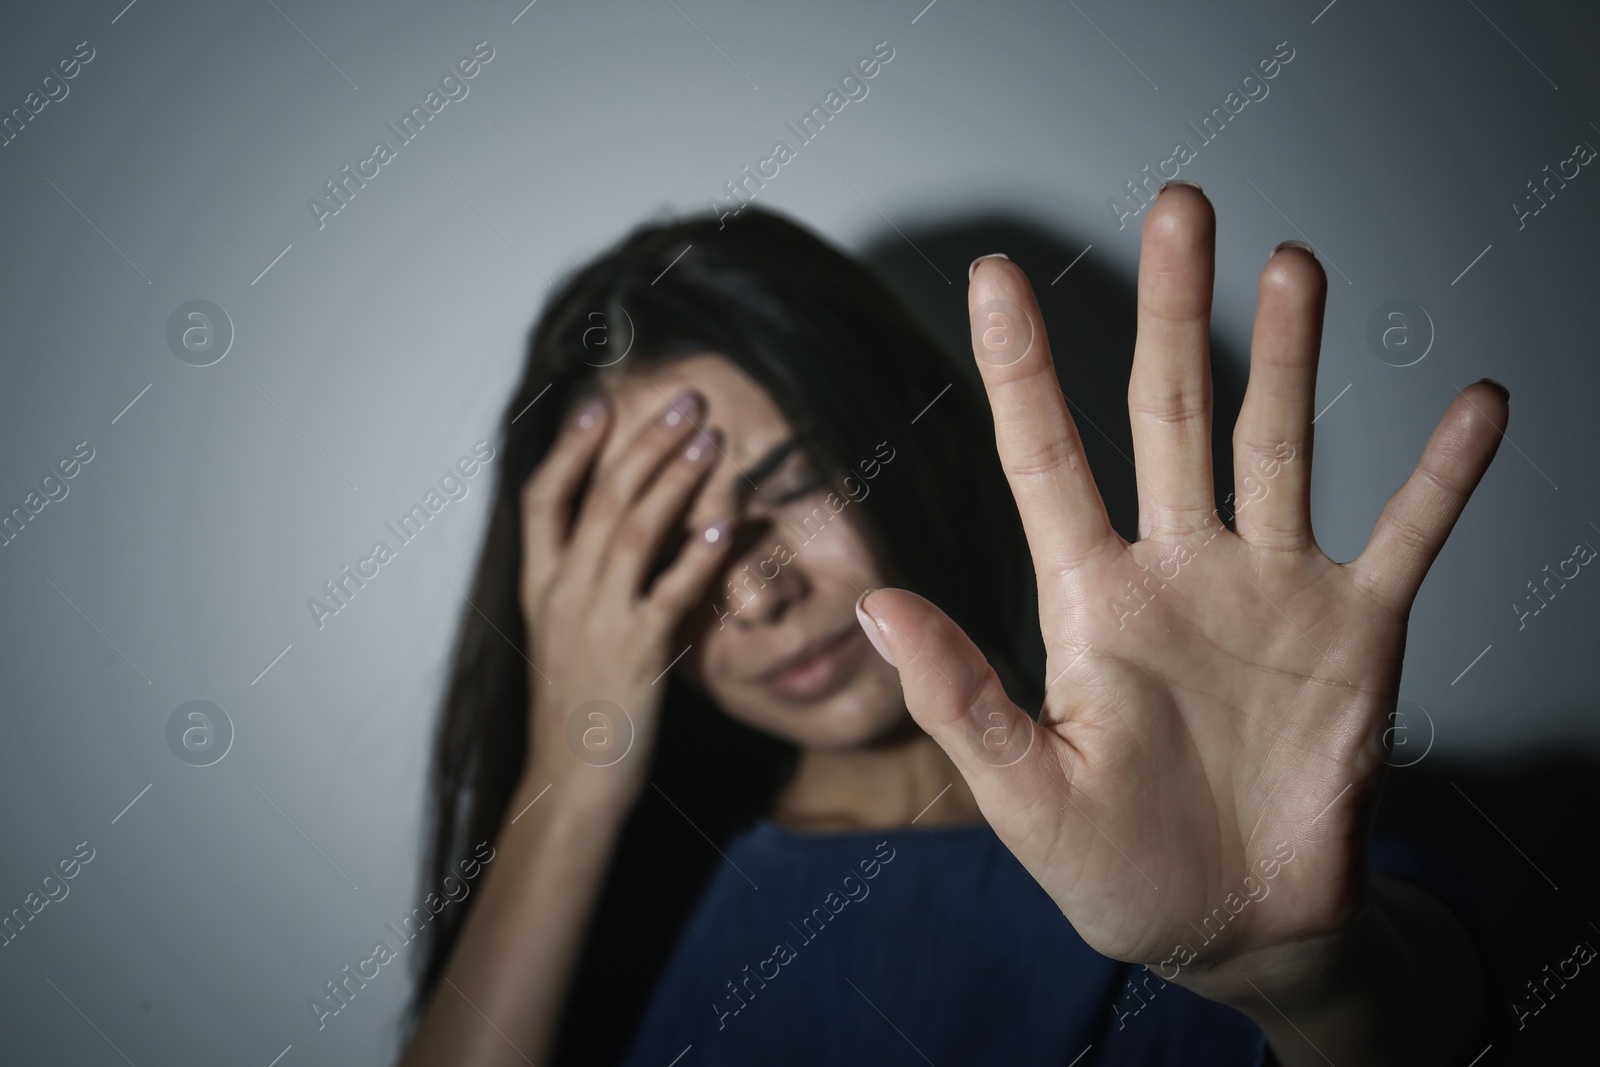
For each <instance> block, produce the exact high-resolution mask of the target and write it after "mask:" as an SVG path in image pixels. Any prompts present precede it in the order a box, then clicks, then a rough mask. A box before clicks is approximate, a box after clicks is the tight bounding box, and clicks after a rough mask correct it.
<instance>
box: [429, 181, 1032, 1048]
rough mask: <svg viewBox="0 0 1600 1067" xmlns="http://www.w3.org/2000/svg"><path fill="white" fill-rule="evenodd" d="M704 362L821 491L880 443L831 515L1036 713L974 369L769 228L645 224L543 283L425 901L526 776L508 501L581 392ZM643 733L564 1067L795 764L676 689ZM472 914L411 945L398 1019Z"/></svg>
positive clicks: (571, 1003)
mask: <svg viewBox="0 0 1600 1067" xmlns="http://www.w3.org/2000/svg"><path fill="white" fill-rule="evenodd" d="M956 298H957V299H959V296H958V297H956ZM707 351H709V352H715V353H718V354H720V355H722V356H724V357H725V358H727V359H728V360H729V361H731V362H732V363H733V364H734V365H736V366H737V367H739V368H740V369H741V370H743V371H744V372H745V373H747V374H749V375H750V376H751V377H752V378H753V379H754V380H755V381H757V382H758V383H760V384H761V385H762V386H763V387H764V388H765V389H766V390H767V392H768V393H769V394H770V395H771V397H772V399H773V401H774V403H775V404H776V406H777V407H778V409H779V410H780V411H781V412H782V413H783V415H784V417H785V418H786V419H787V420H788V422H789V424H790V427H791V429H792V430H793V432H794V434H795V437H796V439H797V441H798V446H799V447H800V448H801V449H802V450H803V451H804V453H805V454H806V456H807V457H808V458H809V459H810V461H811V462H812V464H813V469H816V470H819V471H824V472H828V473H829V475H830V476H831V478H830V480H832V481H834V482H835V484H837V482H838V479H839V478H840V477H841V476H842V475H843V474H846V473H850V472H856V473H857V474H858V477H859V471H857V465H858V464H859V463H860V462H861V461H862V460H866V459H870V458H871V457H873V456H874V454H875V452H877V451H878V450H879V448H880V445H882V444H883V443H884V442H887V444H888V446H889V447H890V448H892V449H893V450H894V451H893V453H892V455H893V460H892V463H891V465H890V466H888V467H885V468H883V469H882V470H881V471H880V472H879V475H878V477H877V478H876V480H875V481H874V482H873V483H872V488H871V491H870V493H869V494H868V495H866V496H865V498H863V499H861V500H860V502H859V506H857V507H853V508H852V509H851V511H852V513H853V514H854V517H855V519H856V520H857V521H858V522H859V523H860V524H861V528H862V533H863V536H864V538H865V540H866V541H867V543H868V545H869V546H870V547H871V548H872V550H873V553H874V556H875V557H876V559H877V561H878V564H879V567H880V570H881V572H882V573H884V574H885V575H886V576H887V577H888V582H887V584H892V585H895V586H898V587H900V588H906V589H911V590H913V591H915V592H917V593H920V594H921V595H923V596H925V597H927V598H928V599H929V600H931V601H933V602H934V603H935V604H938V605H939V606H940V607H941V608H942V609H944V611H945V612H946V613H947V614H949V615H950V617H951V618H952V619H954V620H955V621H956V623H958V624H959V625H960V626H961V627H962V628H963V629H965V631H966V632H967V634H969V635H970V636H971V637H972V639H973V641H974V642H975V643H976V644H977V645H978V647H979V648H980V649H982V650H983V652H984V653H985V655H987V656H988V658H989V661H990V662H991V663H992V664H993V665H994V666H995V669H996V670H997V672H998V673H999V675H1000V677H1001V680H1002V682H1003V683H1004V684H1005V685H1006V687H1007V689H1008V691H1009V692H1010V694H1011V696H1012V697H1013V699H1015V700H1016V701H1017V703H1018V704H1019V705H1021V706H1022V707H1024V708H1025V709H1028V710H1029V711H1036V710H1037V708H1038V706H1039V703H1040V702H1041V701H1042V699H1043V693H1042V683H1041V681H1040V680H1039V679H1037V678H1035V677H1033V675H1034V674H1035V673H1036V672H1034V671H1033V670H1031V669H1030V668H1029V667H1027V666H1025V665H1027V664H1031V663H1033V662H1034V660H1035V659H1038V658H1039V657H1038V655H1037V653H1038V652H1039V651H1040V650H1039V649H1038V648H1037V647H1035V646H1037V644H1038V642H1039V636H1038V626H1037V620H1038V616H1037V611H1036V608H1035V607H1034V601H1033V572H1032V568H1031V565H1030V563H1029V555H1028V551H1027V546H1026V543H1025V541H1024V539H1023V536H1022V530H1021V523H1020V521H1019V520H1018V516H1017V511H1016V505H1015V503H1014V502H1013V500H1012V498H1011V495H1010V493H1009V491H1008V489H1007V486H1006V483H1005V479H1004V475H1003V474H1002V472H1001V470H1000V467H999V463H998V460H997V459H996V457H995V452H994V447H993V442H994V428H993V422H992V419H991V418H990V415H989V411H988V407H987V404H986V403H985V402H984V400H983V398H982V396H981V393H980V392H979V391H978V390H977V389H976V388H975V385H974V383H975V381H976V376H975V374H973V373H972V368H971V361H970V359H968V360H965V361H964V362H958V361H957V360H956V359H955V358H954V357H953V356H952V354H951V353H950V352H949V351H947V350H945V349H944V348H943V347H942V346H941V345H940V344H939V343H938V342H937V341H936V340H934V338H933V337H932V336H931V335H930V334H929V333H928V331H927V330H926V329H924V328H923V327H922V326H921V325H919V323H918V322H917V321H916V320H915V319H914V318H913V317H912V315H911V314H910V312H909V311H908V310H907V309H906V307H905V305H904V304H903V303H902V302H901V300H900V299H899V298H898V297H897V296H896V295H895V294H893V293H892V292H891V291H890V290H889V289H888V287H887V286H886V285H885V284H884V283H883V282H882V281H881V280H880V279H879V278H878V277H877V276H876V275H875V274H873V273H872V272H871V271H869V270H868V269H867V268H866V267H864V266H863V265H861V264H860V263H858V262H857V261H855V260H854V259H852V258H850V257H849V256H847V255H845V254H844V253H842V252H840V251H838V250H837V249H835V248H833V247H832V246H831V245H829V244H827V243H825V242H823V241H822V240H820V239H819V238H817V237H816V236H814V235H813V234H811V233H810V232H809V231H807V230H805V229H803V228H802V227H800V226H799V225H797V224H795V223H794V222H791V221H789V220H788V219H786V218H784V217H782V216H781V215H778V214H776V213H773V212H770V211H766V210H762V209H760V208H757V207H753V206H752V207H747V208H746V209H745V210H744V211H742V212H741V213H740V214H739V215H737V216H736V217H732V218H725V219H718V218H716V217H713V216H704V215H702V216H693V217H688V218H683V219H679V220H663V221H652V222H647V223H644V224H641V225H640V226H638V227H637V228H635V229H634V230H633V231H632V232H631V233H629V234H628V235H626V236H625V237H623V238H622V239H621V240H620V241H618V242H617V243H616V244H615V245H614V246H613V247H611V248H610V249H608V250H606V251H605V252H603V253H602V254H601V255H599V256H597V257H596V258H594V259H593V260H591V261H590V262H589V263H588V264H586V265H584V266H582V267H581V268H579V269H577V270H576V271H574V272H573V273H571V274H569V275H568V276H566V277H565V278H563V279H562V281H561V283H560V284H559V285H558V286H557V287H556V288H555V290H554V293H553V295H552V297H551V299H550V301H549V304H548V305H547V306H546V307H545V309H544V311H543V313H542V314H541V315H540V317H539V321H538V323H537V324H536V325H535V327H534V329H533V331H532V335H531V339H530V343H529V347H528V356H527V364H526V367H525V370H524V373H523V376H522V380H521V382H520V383H519V384H518V386H517V389H516V391H515V393H514V394H513V395H512V397H511V399H510V401H509V402H508V403H507V404H506V407H505V413H504V415H503V417H502V422H501V425H500V428H499V438H500V440H499V445H498V449H499V451H498V455H497V456H496V460H495V470H496V472H497V473H496V484H495V490H494V500H493V503H492V505H491V509H490V514H489V521H488V529H487V531H486V533H485V536H484V543H483V551H482V554H481V556H480V558H479V562H478V567H477V571H476V573H475V574H474V576H473V578H472V582H471V589H470V591H469V592H468V597H469V599H470V600H471V602H472V606H471V607H463V610H462V619H461V626H460V630H459V633H458V637H457V640H456V645H455V649H454V658H453V662H452V665H451V672H450V678H449V682H448V685H447V689H446V691H445V694H444V700H443V708H442V714H441V715H440V718H439V721H438V728H437V736H436V738H435V742H434V749H433V764H432V768H431V773H430V780H429V783H428V804H429V811H428V816H429V818H430V823H429V826H428V834H429V840H428V846H427V857H426V861H425V868H424V872H423V885H422V888H423V889H424V890H429V891H433V890H436V889H437V887H438V886H439V885H440V884H441V882H442V881H443V879H444V877H445V876H446V875H448V874H451V873H452V872H454V871H455V870H456V864H457V863H458V862H459V861H460V860H461V859H463V858H465V857H467V856H468V854H469V853H470V852H471V851H472V850H473V849H474V847H476V846H477V845H478V844H479V843H480V842H485V841H488V842H491V843H492V842H493V841H494V840H495V838H496V836H497V835H498V832H499V829H500V825H501V820H502V819H503V818H504V817H505V815H506V810H505V809H506V805H507V804H508V803H509V802H510V796H511V793H512V791H513V789H514V787H515V785H516V783H517V781H518V778H519V776H520V774H521V772H522V769H523V766H524V761H525V759H526V758H527V718H528V700H529V693H528V671H527V663H526V662H525V660H524V658H523V655H524V652H525V650H526V649H527V648H528V646H529V641H528V635H527V632H526V628H525V626H524V622H523V618H522V613H521V611H520V608H519V606H518V600H517V588H518V579H519V574H520V567H521V555H520V545H521V540H522V534H521V529H520V527H521V521H520V515H519V511H518V498H519V491H520V489H521V487H522V485H523V483H524V482H525V481H526V479H527V478H528V477H529V475H530V474H531V473H532V472H533V471H534V469H535V468H536V467H537V466H538V465H539V463H540V462H541V461H542V460H543V458H544V456H545V454H546V452H547V451H548V450H549V448H550V446H551V444H552V442H553V440H554V438H555V436H556V433H557V431H558V429H559V427H560V425H561V421H562V418H563V416H564V414H565V413H566V411H567V409H568V408H569V406H570V405H571V404H572V402H573V401H574V400H575V399H576V398H578V397H579V396H580V395H582V394H583V393H584V392H586V391H588V390H591V389H593V388H594V387H595V386H596V384H597V381H596V379H597V378H598V377H600V376H603V375H614V374H620V373H633V372H639V371H644V370H649V369H651V368H656V367H659V366H661V365H662V364H663V363H664V362H666V361H669V360H672V359H674V358H677V357H682V356H685V355H688V354H691V353H697V352H698V353H703V352H707ZM624 353H625V354H624ZM930 405H931V406H930ZM879 454H882V453H879ZM660 722H661V726H660V729H659V732H658V737H657V744H656V747H655V750H654V752H653V753H652V763H651V773H650V780H651V782H652V783H653V784H654V786H655V788H653V789H646V790H645V792H644V795H643V798H642V799H641V801H640V803H639V804H638V805H637V806H636V808H635V810H634V811H633V812H632V813H631V815H630V816H629V819H628V821H627V823H626V825H625V826H624V828H623V831H622V834H621V835H620V837H619V839H618V848H617V851H616V856H615V859H614V861H613V863H612V865H611V868H610V870H609V872H608V874H607V877H606V884H605V888H604V890H603V891H602V894H601V899H600V901H599V903H598V906H597V908H596V911H595V914H596V916H597V917H598V918H597V921H595V922H594V923H593V924H592V927H591V929H590V931H589V932H588V934H587V942H586V945H585V950H584V952H583V955H582V962H581V963H580V965H579V969H578V973H577V975H576V976H575V981H574V984H573V986H572V987H571V989H570V990H569V994H568V997H567V1000H566V1007H565V1010H564V1013H563V1016H562V1025H561V1027H560V1036H559V1038H558V1048H557V1050H556V1059H557V1060H559V1061H561V1062H607V1061H612V1060H615V1059H617V1058H620V1053H621V1051H622V1050H623V1049H624V1048H625V1046H626V1042H627V1040H628V1038H629V1036H630V1032H631V1029H632V1026H631V1024H632V1023H633V1022H634V1021H636V1020H637V1017H638V1015H639V1013H640V1011H641V1010H642V1007H643V1004H644V1001H645V998H646V997H647V995H648V993H649V990H650V986H651V982H652V981H653V979H654V976H655V974H656V972H657V971H658V970H659V967H660V966H661V965H662V964H663V963H664V961H665V954H666V953H667V951H668V950H669V949H670V948H671V945H672V943H673V940H674V939H675V937H676V934H677V926H678V925H679V923H680V922H681V920H682V918H683V917H684V916H685V915H686V914H687V912H688V910H689V909H690V908H691V907H692V906H693V903H694V901H695V898H696V896H697V894H698V892H699V890H700V888H701V887H702V885H703V883H704V881H705V880H706V879H707V878H708V877H709V875H710V874H711V872H712V870H713V868H714V866H715V863H716V862H717V855H716V853H715V852H714V851H713V850H712V849H710V848H708V847H707V846H706V843H705V837H710V838H711V839H712V840H714V841H716V842H717V843H718V846H719V847H720V846H721V844H722V843H723V842H724V841H725V840H726V839H727V838H728V837H730V836H731V835H732V834H734V833H736V832H737V831H738V830H740V829H741V828H743V827H745V826H748V825H749V823H750V822H751V821H753V820H754V819H756V818H758V817H760V816H762V815H764V814H765V813H766V812H767V811H768V810H769V809H770V804H771V802H772V800H773V798H774V796H775V793H776V791H777V789H778V788H780V787H781V786H782V785H783V783H784V782H785V780H786V779H787V777H788V775H789V774H790V772H791V771H792V769H793V766H794V762H795V758H796V750H795V749H794V747H793V746H791V745H789V744H787V743H786V742H781V741H778V740H777V739H774V738H771V737H767V736H766V735H763V734H759V733H757V732H756V731H754V730H751V729H748V728H746V727H743V726H741V725H739V724H738V723H735V722H734V721H733V720H731V719H730V718H729V717H728V716H726V715H723V714H721V713H720V712H719V711H718V710H717V709H716V708H715V705H713V704H711V703H710V702H709V701H708V700H707V699H706V698H705V697H704V696H703V694H701V693H699V692H698V691H697V690H696V689H694V688H693V687H691V686H690V685H688V684H687V683H686V682H684V681H683V680H682V679H679V678H677V677H676V676H673V677H672V678H670V679H669V682H668V686H667V690H666V693H665V694H664V696H663V706H662V712H661V719H660ZM663 797H665V798H667V799H669V800H670V801H671V804H670V805H669V804H667V803H663V802H662V798H663ZM702 833H703V834H704V835H705V837H702V836H701V834H702ZM473 900H474V898H473V897H472V896H468V897H467V898H465V899H463V900H462V901H461V902H460V903H459V904H456V905H452V906H451V907H448V908H445V909H444V910H443V911H442V912H440V913H439V914H438V916H437V917H436V918H434V919H433V920H432V921H431V922H430V923H429V924H428V926H427V927H425V935H424V937H425V941H424V942H423V946H422V950H421V952H420V953H419V954H418V956H419V962H418V966H417V969H418V971H419V976H418V977H419V980H418V983H417V986H416V989H415V992H414V996H413V999H412V1002H411V1004H410V1005H409V1012H408V1016H407V1022H408V1023H409V1025H411V1026H414V1025H415V1023H416V1021H417V1020H418V1019H419V1018H420V1016H421V1013H422V1011H423V1009H424V1008H425V1007H426V1005H427V1002H428V1000H429V998H430V997H431V995H432V993H433V991H434V988H435V987H436V986H437V985H438V983H439V981H440V978H441V976H442V974H443V972H444V969H445V965H446V963H447V962H448V960H449V957H450V952H451V949H452V947H453V945H454V943H455V940H456V937H457V935H458V934H459V932H460V929H461V925H462V922H463V920H464V919H465V918H466V915H467V909H468V908H470V907H471V904H472V901H473Z"/></svg>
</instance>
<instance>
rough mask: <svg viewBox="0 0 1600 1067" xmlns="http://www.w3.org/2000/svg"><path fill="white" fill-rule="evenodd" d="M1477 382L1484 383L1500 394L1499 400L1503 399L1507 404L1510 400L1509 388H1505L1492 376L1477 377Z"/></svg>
mask: <svg viewBox="0 0 1600 1067" xmlns="http://www.w3.org/2000/svg"><path fill="white" fill-rule="evenodd" d="M1478 382H1482V383H1483V384H1484V385H1487V386H1490V387H1491V388H1493V389H1494V391H1495V392H1497V393H1499V394H1500V399H1501V400H1504V401H1505V402H1506V403H1508V404H1509V403H1510V402H1511V390H1509V389H1507V388H1506V387H1505V386H1503V385H1501V384H1500V383H1499V382H1497V381H1495V380H1494V379H1493V378H1479V379H1478ZM1478 382H1474V383H1473V384H1474V385H1476V384H1478Z"/></svg>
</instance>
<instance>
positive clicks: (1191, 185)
mask: <svg viewBox="0 0 1600 1067" xmlns="http://www.w3.org/2000/svg"><path fill="white" fill-rule="evenodd" d="M1169 185H1187V186H1188V187H1189V188H1191V189H1193V190H1194V191H1195V192H1197V193H1200V194H1201V195H1202V196H1203V195H1205V190H1204V189H1202V188H1200V186H1198V185H1196V184H1195V183H1194V182H1190V181H1184V180H1183V179H1182V178H1169V179H1167V180H1166V181H1164V182H1162V183H1161V188H1159V189H1157V190H1156V197H1157V199H1159V198H1160V196H1161V194H1162V193H1164V192H1166V191H1167V186H1169ZM1152 203H1154V201H1152Z"/></svg>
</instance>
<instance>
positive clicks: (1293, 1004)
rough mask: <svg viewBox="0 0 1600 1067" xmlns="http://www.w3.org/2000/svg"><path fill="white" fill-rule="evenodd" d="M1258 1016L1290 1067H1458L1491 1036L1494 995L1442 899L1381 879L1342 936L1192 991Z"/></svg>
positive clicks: (1227, 970)
mask: <svg viewBox="0 0 1600 1067" xmlns="http://www.w3.org/2000/svg"><path fill="white" fill-rule="evenodd" d="M1181 984H1184V985H1186V986H1187V987H1188V988H1189V989H1191V990H1192V991H1194V992H1196V993H1199V994H1200V995H1201V996H1205V997H1207V998H1208V999H1212V1000H1217V1001H1220V1002H1221V1003H1224V1004H1228V1005H1229V1006H1230V1007H1233V1008H1235V1009H1237V1010H1239V1011H1240V1012H1243V1013H1244V1014H1245V1015H1247V1016H1249V1017H1250V1018H1251V1019H1252V1020H1253V1021H1255V1023H1256V1024H1257V1025H1258V1026H1260V1027H1261V1029H1262V1031H1263V1032H1264V1033H1265V1034H1266V1035H1267V1039H1268V1041H1269V1043H1270V1044H1271V1045H1272V1047H1273V1049H1274V1051H1275V1053H1276V1055H1277V1057H1278V1059H1279V1061H1280V1062H1281V1063H1282V1064H1284V1065H1285V1067H1294V1065H1298V1064H1301V1063H1307V1064H1321V1063H1323V1062H1325V1059H1326V1058H1328V1057H1331V1058H1332V1059H1333V1060H1334V1061H1335V1062H1343V1060H1345V1059H1350V1058H1351V1057H1352V1056H1354V1057H1355V1058H1356V1059H1358V1060H1359V1061H1360V1062H1363V1063H1366V1064H1371V1065H1374V1067H1382V1065H1387V1064H1402V1063H1404V1064H1407V1065H1408V1067H1418V1065H1428V1064H1435V1063H1438V1064H1443V1063H1448V1062H1453V1060H1452V1059H1451V1057H1452V1056H1453V1055H1457V1054H1459V1053H1460V1052H1461V1051H1462V1050H1463V1049H1464V1048H1465V1043H1467V1042H1469V1041H1470V1039H1471V1037H1472V1036H1473V1035H1474V1034H1475V1033H1476V1029H1475V1027H1476V1028H1481V1020H1482V1019H1483V1011H1484V1008H1485V998H1486V993H1485V986H1484V978H1483V974H1482V970H1481V967H1480V965H1479V963H1478V960H1477V954H1476V950H1475V949H1474V948H1473V946H1472V944H1471V942H1470V939H1469V938H1468V937H1467V934H1466V932H1465V930H1464V929H1463V928H1462V927H1461V925H1460V923H1459V922H1458V921H1457V920H1456V919H1455V917H1454V915H1453V914H1452V913H1450V912H1449V910H1448V909H1447V908H1445V907H1444V905H1443V904H1442V903H1441V902H1439V901H1438V900H1437V899H1436V898H1434V897H1433V896H1432V894H1430V893H1428V892H1427V891H1426V890H1423V889H1421V888H1420V887H1418V886H1414V885H1411V884H1410V883H1408V882H1405V881H1402V880H1398V879H1391V878H1383V877H1380V878H1377V879H1373V880H1371V881H1370V882H1369V884H1368V887H1367V893H1366V894H1365V903H1364V904H1363V905H1362V907H1361V909H1360V910H1359V911H1358V912H1357V914H1356V915H1355V916H1354V917H1353V918H1352V919H1351V920H1350V921H1348V922H1347V923H1345V924H1343V925H1342V926H1340V927H1339V928H1338V929H1337V930H1336V931H1334V932H1331V933H1329V934H1327V935H1325V936H1320V937H1315V938H1308V939H1305V940H1302V941H1299V942H1296V943H1290V944H1284V945H1278V946H1273V947H1271V948H1267V949H1260V950H1256V951H1253V952H1251V953H1250V954H1248V955H1246V956H1242V957H1239V958H1237V959H1235V960H1231V961H1229V962H1228V963H1227V964H1225V965H1223V966H1222V967H1219V968H1217V969H1216V970H1215V971H1213V972H1210V973H1201V974H1196V975H1192V976H1190V978H1189V980H1188V981H1185V982H1182V983H1181Z"/></svg>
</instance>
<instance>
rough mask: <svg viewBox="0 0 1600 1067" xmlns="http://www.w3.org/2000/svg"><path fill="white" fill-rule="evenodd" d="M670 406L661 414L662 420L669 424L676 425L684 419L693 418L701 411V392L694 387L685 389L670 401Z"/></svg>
mask: <svg viewBox="0 0 1600 1067" xmlns="http://www.w3.org/2000/svg"><path fill="white" fill-rule="evenodd" d="M669 404H670V406H669V407H668V408H667V410H666V411H664V412H663V413H662V415H661V421H662V422H664V423H666V424H667V425H668V426H676V425H678V423H680V422H682V421H683V420H684V419H692V418H694V417H695V415H696V414H698V413H699V411H700V394H699V393H697V392H695V391H694V390H693V389H685V390H684V391H683V392H681V393H679V394H678V395H677V396H675V397H673V398H672V399H671V401H669Z"/></svg>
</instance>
